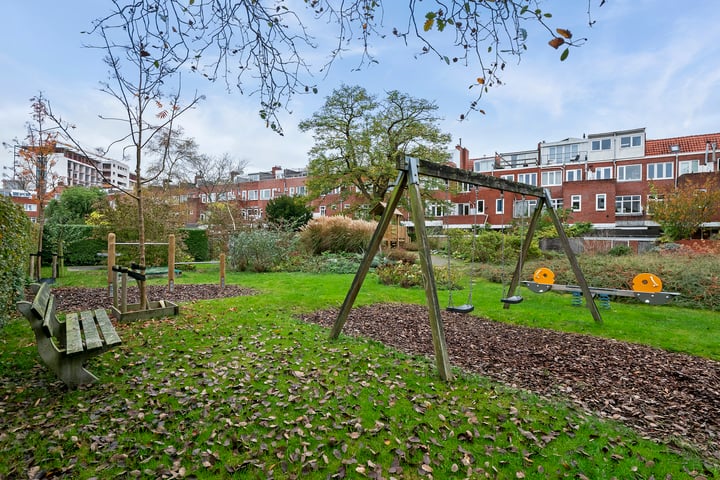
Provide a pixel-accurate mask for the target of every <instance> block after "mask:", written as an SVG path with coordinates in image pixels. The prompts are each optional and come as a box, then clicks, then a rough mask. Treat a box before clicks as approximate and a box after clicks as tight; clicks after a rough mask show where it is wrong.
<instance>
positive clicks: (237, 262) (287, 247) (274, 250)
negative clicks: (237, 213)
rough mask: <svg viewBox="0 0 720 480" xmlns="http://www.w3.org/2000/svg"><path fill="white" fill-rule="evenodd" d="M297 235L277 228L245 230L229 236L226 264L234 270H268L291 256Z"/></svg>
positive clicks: (295, 245)
mask: <svg viewBox="0 0 720 480" xmlns="http://www.w3.org/2000/svg"><path fill="white" fill-rule="evenodd" d="M296 239H297V237H296V235H294V234H292V233H290V232H283V231H279V230H247V231H242V232H238V233H235V234H234V235H233V236H232V237H231V238H230V249H229V250H230V253H229V255H228V265H229V267H230V268H231V269H233V270H236V271H245V270H253V271H255V272H269V271H271V270H274V269H276V268H277V266H278V265H280V264H281V263H282V262H283V261H284V260H286V259H287V258H288V257H291V256H292V255H293V254H294V253H295V251H296V249H297V248H296V247H297V240H296Z"/></svg>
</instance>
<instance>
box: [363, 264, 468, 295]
mask: <svg viewBox="0 0 720 480" xmlns="http://www.w3.org/2000/svg"><path fill="white" fill-rule="evenodd" d="M375 273H377V276H378V281H379V282H380V283H381V284H383V285H398V286H400V287H403V288H410V287H418V286H422V285H423V275H422V268H421V267H420V265H419V264H417V263H415V264H409V263H388V264H384V265H380V266H378V267H377V268H376V269H375ZM433 275H434V276H435V284H436V286H437V288H438V289H446V288H451V289H453V290H460V289H462V287H461V286H460V285H459V283H458V281H457V276H455V275H454V274H452V273H451V272H449V271H448V269H447V267H433Z"/></svg>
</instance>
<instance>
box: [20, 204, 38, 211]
mask: <svg viewBox="0 0 720 480" xmlns="http://www.w3.org/2000/svg"><path fill="white" fill-rule="evenodd" d="M23 208H24V209H25V211H26V212H37V205H35V204H34V203H26V204H25V205H23Z"/></svg>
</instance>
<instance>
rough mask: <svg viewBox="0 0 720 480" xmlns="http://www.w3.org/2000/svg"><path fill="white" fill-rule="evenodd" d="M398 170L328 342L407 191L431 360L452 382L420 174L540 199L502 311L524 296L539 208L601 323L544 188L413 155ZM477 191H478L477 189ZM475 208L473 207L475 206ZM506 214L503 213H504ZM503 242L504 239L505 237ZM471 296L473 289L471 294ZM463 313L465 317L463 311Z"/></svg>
mask: <svg viewBox="0 0 720 480" xmlns="http://www.w3.org/2000/svg"><path fill="white" fill-rule="evenodd" d="M396 168H397V170H398V171H399V173H398V177H397V180H396V182H395V188H394V189H393V191H392V193H391V194H390V198H389V200H388V204H387V207H386V208H385V210H384V212H383V214H382V215H381V217H380V221H379V222H378V225H377V228H376V229H375V232H374V233H373V236H372V238H371V239H370V245H369V246H368V247H367V249H366V250H365V256H364V257H363V260H362V261H361V263H360V266H359V268H358V271H357V273H356V274H355V278H354V279H353V281H352V284H351V285H350V289H349V290H348V293H347V295H346V296H345V300H344V302H343V304H342V307H341V308H340V312H339V313H338V317H337V319H336V320H335V323H334V324H333V327H332V329H331V331H330V338H331V339H337V338H338V337H339V335H340V332H341V331H342V328H343V326H344V325H345V323H346V322H347V319H348V315H349V314H350V310H351V309H352V306H353V304H354V303H355V300H356V299H357V296H358V293H359V292H360V288H361V287H362V284H363V282H364V280H365V277H366V276H367V274H368V272H369V271H370V268H371V266H372V262H373V258H374V257H375V254H376V253H377V251H378V249H379V248H380V244H381V242H382V239H383V236H384V235H385V232H386V230H387V229H388V226H389V225H390V221H391V219H392V213H393V212H394V211H395V209H396V208H397V207H398V205H399V203H400V199H401V198H402V195H403V193H404V192H405V190H407V191H408V193H409V197H410V213H411V216H412V221H413V224H414V225H415V233H416V237H417V240H418V242H419V244H420V249H419V251H418V256H419V259H420V267H421V270H422V274H423V280H424V281H423V284H424V288H425V297H426V299H427V303H428V310H429V312H428V313H429V317H430V330H431V332H432V341H433V349H434V352H435V362H436V365H437V368H438V372H439V374H440V377H441V378H442V379H443V380H445V381H450V380H452V378H453V375H452V372H451V369H450V360H449V356H448V352H447V344H446V342H445V331H444V326H443V323H442V318H441V309H440V303H439V301H438V294H437V285H436V283H435V275H434V273H433V268H432V260H431V249H430V241H429V238H428V235H427V230H426V229H425V208H424V205H423V201H422V197H421V194H420V175H424V176H428V177H434V178H439V179H444V180H447V181H454V182H460V183H465V184H468V185H474V186H476V187H486V188H490V189H494V190H499V191H500V192H511V193H515V194H520V195H523V196H532V197H536V198H537V199H538V204H537V206H536V208H535V211H534V212H533V215H532V218H531V220H530V223H529V225H528V229H527V232H526V233H525V238H524V240H523V242H522V246H521V249H520V255H519V256H518V261H517V264H516V266H515V272H514V273H513V277H512V279H511V281H510V284H509V286H508V289H507V292H504V296H503V300H502V301H503V304H504V305H503V308H506V309H507V308H510V306H511V305H512V304H516V303H520V301H522V297H521V296H519V295H515V290H516V289H517V287H518V285H519V283H520V275H521V274H522V266H523V262H524V261H525V259H526V258H527V254H528V250H529V248H530V243H531V242H532V238H533V235H534V233H535V229H536V228H537V224H538V222H539V220H540V213H541V211H542V210H543V206H545V207H546V209H547V212H548V215H549V216H550V218H551V219H552V221H553V224H554V225H555V229H556V230H557V233H558V237H559V239H560V243H561V244H562V246H563V249H564V250H565V254H566V255H567V257H568V260H569V262H570V266H571V268H572V270H573V273H574V274H575V278H576V280H577V283H578V288H579V289H580V290H581V292H582V294H583V296H584V297H585V300H586V302H585V303H586V305H587V308H588V309H589V310H590V313H591V314H592V316H593V318H594V319H595V321H596V322H597V323H600V324H601V323H602V317H601V316H600V311H599V310H598V308H597V305H596V304H595V301H594V299H593V294H592V293H591V292H590V288H589V287H588V284H587V282H586V280H585V277H584V275H583V273H582V271H581V270H580V265H579V264H578V261H577V258H576V257H575V253H574V252H573V251H572V249H571V248H570V242H569V240H568V237H567V235H566V234H565V230H564V229H563V225H562V222H561V221H560V218H559V217H558V215H557V212H556V211H555V209H554V207H553V205H552V198H551V196H550V192H549V191H548V190H547V189H542V188H538V187H535V186H532V185H527V184H524V183H517V182H513V181H510V180H505V179H502V178H497V177H493V176H489V175H483V174H481V173H476V172H471V171H469V170H463V169H459V168H455V167H450V166H448V165H440V164H436V163H433V162H429V161H426V160H420V159H416V158H412V157H405V158H404V159H402V160H399V161H398V163H397V165H396ZM476 192H477V190H476ZM476 208H477V205H476ZM503 211H504V209H503ZM473 233H474V232H473ZM503 238H504V237H503ZM470 295H472V290H471V291H470ZM471 300H472V299H471V298H469V303H468V304H466V305H465V306H464V307H463V309H464V310H470V308H471V307H472V304H471V303H470V302H471ZM461 313H468V312H467V311H466V312H461Z"/></svg>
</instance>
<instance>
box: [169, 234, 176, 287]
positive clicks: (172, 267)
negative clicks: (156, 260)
mask: <svg viewBox="0 0 720 480" xmlns="http://www.w3.org/2000/svg"><path fill="white" fill-rule="evenodd" d="M168 288H169V289H170V291H171V292H172V291H173V290H174V289H175V235H173V234H170V236H169V237H168Z"/></svg>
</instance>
